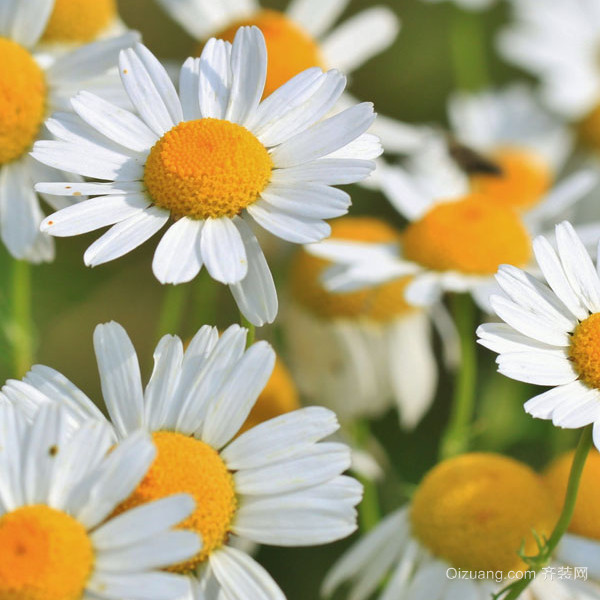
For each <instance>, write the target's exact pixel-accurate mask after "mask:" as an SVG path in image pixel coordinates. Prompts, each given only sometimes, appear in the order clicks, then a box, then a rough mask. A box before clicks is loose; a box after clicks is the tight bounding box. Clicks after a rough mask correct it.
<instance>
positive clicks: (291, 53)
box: [216, 10, 324, 96]
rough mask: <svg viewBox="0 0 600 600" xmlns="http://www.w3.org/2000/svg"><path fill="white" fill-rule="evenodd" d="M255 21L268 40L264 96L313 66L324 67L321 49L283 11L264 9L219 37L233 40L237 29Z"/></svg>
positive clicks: (229, 28)
mask: <svg viewBox="0 0 600 600" xmlns="http://www.w3.org/2000/svg"><path fill="white" fill-rule="evenodd" d="M244 25H255V26H256V27H258V28H259V29H260V30H261V31H262V32H263V35H264V36H265V42H266V44H267V61H268V64H267V82H266V84H265V92H264V96H268V95H269V94H271V93H273V92H274V91H275V90H276V89H277V88H279V87H281V86H282V85H283V84H284V83H285V82H286V81H288V80H289V79H291V78H292V77H294V76H295V75H297V74H298V73H300V72H301V71H304V70H305V69H309V68H310V67H324V62H323V59H322V57H321V51H320V49H319V46H318V45H317V43H316V42H315V41H314V40H313V38H312V37H311V36H310V35H309V34H308V33H306V32H305V31H304V30H303V29H302V28H301V27H300V26H299V25H298V24H296V23H294V22H293V21H291V20H290V19H289V18H288V17H286V16H285V15H284V14H283V13H281V12H278V11H275V10H263V11H260V12H258V13H257V14H256V15H254V16H253V17H251V18H249V19H244V20H241V21H238V22H237V23H234V24H233V25H231V26H230V27H228V28H227V29H226V30H225V31H222V32H221V33H219V34H218V35H217V36H216V37H218V38H221V39H223V40H227V41H228V42H233V38H234V37H235V34H236V32H237V30H238V29H239V28H240V27H242V26H244Z"/></svg>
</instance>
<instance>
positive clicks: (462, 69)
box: [450, 7, 489, 91]
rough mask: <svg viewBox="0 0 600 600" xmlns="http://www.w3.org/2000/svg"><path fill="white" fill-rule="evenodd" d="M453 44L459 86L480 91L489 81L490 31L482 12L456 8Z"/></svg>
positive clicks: (453, 16)
mask: <svg viewBox="0 0 600 600" xmlns="http://www.w3.org/2000/svg"><path fill="white" fill-rule="evenodd" d="M450 48H451V58H452V67H453V71H454V82H455V86H456V87H457V88H458V89H462V90H467V91H476V90H479V89H481V88H483V87H485V86H486V85H488V84H489V77H488V65H487V59H486V53H487V47H486V32H485V27H484V23H483V20H482V15H481V14H480V13H478V12H474V11H468V10H462V9H460V8H458V7H455V8H454V11H453V15H452V22H451V26H450Z"/></svg>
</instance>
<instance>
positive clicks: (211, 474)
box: [117, 431, 237, 572]
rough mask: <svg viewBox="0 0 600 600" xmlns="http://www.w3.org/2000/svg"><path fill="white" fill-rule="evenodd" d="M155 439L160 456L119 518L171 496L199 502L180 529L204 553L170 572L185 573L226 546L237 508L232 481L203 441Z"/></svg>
mask: <svg viewBox="0 0 600 600" xmlns="http://www.w3.org/2000/svg"><path fill="white" fill-rule="evenodd" d="M152 437H153V440H154V444H155V445H156V449H157V451H158V453H157V456H156V458H155V459H154V462H153V463H152V466H151V467H150V470H149V471H148V473H147V474H146V476H145V477H144V479H143V480H142V482H141V483H140V484H139V485H138V487H137V488H136V490H135V491H134V492H133V494H132V495H131V496H130V497H129V498H128V499H127V500H125V502H123V503H122V504H121V505H120V506H119V507H118V509H117V512H119V513H120V512H123V511H125V510H128V509H130V508H133V507H134V506H139V505H140V504H145V503H146V502H150V501H152V500H158V499H159V498H164V497H166V496H171V495H173V494H179V493H187V494H190V495H191V496H192V497H193V498H194V500H195V501H196V510H195V511H194V512H193V513H192V514H191V515H190V516H189V517H188V518H187V519H186V520H185V521H182V522H181V523H180V524H179V528H180V529H189V530H191V531H195V532H196V533H199V534H200V535H201V536H202V541H203V547H202V550H201V551H200V552H199V553H198V554H197V555H196V556H195V557H193V558H192V559H191V560H189V561H187V562H185V563H182V564H180V565H176V566H175V567H171V568H170V570H173V571H177V572H186V571H189V570H190V569H192V568H194V567H195V566H196V565H198V564H199V563H201V562H202V561H204V560H206V558H207V557H208V555H209V554H210V553H211V552H212V551H213V550H215V549H217V548H219V547H220V546H222V545H223V544H224V543H225V542H226V541H227V536H228V534H229V529H230V525H231V521H232V519H233V516H234V514H235V510H236V507H237V500H236V496H235V489H234V485H233V477H232V476H231V473H230V472H229V471H228V470H227V466H226V465H225V463H224V462H223V460H222V459H221V457H220V456H219V453H218V452H217V451H216V450H214V448H211V447H210V446H209V445H208V444H205V443H204V442H201V441H200V440H197V439H195V438H193V437H188V436H186V435H183V434H181V433H176V432H172V431H157V432H155V433H153V435H152Z"/></svg>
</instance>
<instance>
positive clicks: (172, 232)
mask: <svg viewBox="0 0 600 600" xmlns="http://www.w3.org/2000/svg"><path fill="white" fill-rule="evenodd" d="M203 225H204V221H198V220H195V219H188V218H187V217H183V218H181V219H179V220H178V221H176V222H175V223H174V224H173V225H171V227H169V229H167V232H166V233H165V234H164V235H163V236H162V238H161V240H160V242H159V244H158V246H157V247H156V252H155V253H154V260H153V261H152V271H153V272H154V275H155V277H156V278H157V279H158V280H159V281H160V282H161V283H172V284H178V283H185V282H187V281H191V280H192V279H194V277H196V275H198V273H199V272H200V269H201V268H202V253H201V251H200V235H201V232H202V227H203Z"/></svg>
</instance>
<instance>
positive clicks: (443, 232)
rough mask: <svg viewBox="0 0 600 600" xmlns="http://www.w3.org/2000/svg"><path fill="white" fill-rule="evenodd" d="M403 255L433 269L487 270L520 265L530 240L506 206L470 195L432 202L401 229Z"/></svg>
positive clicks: (481, 272) (528, 252)
mask: <svg viewBox="0 0 600 600" xmlns="http://www.w3.org/2000/svg"><path fill="white" fill-rule="evenodd" d="M403 248H404V256H405V257H406V258H407V259H409V260H412V261H414V262H416V263H419V264H420V265H423V266H424V267H426V268H428V269H432V270H434V271H458V272H460V273H464V274H468V275H492V274H493V273H495V272H496V270H497V269H498V265H500V264H503V263H507V264H511V265H516V266H523V265H525V264H526V263H527V261H528V260H529V257H530V256H531V240H530V238H529V235H528V233H527V230H526V229H525V227H524V225H523V223H522V222H521V220H520V219H519V216H518V215H517V213H516V212H515V211H514V210H513V209H512V208H510V207H507V206H499V205H496V204H494V203H491V202H488V201H487V200H486V199H485V197H484V196H482V195H480V194H470V195H468V196H465V197H464V198H461V199H460V200H456V201H453V202H444V203H441V204H437V205H436V206H434V207H433V208H432V209H431V210H430V211H429V212H428V213H427V214H426V215H425V216H424V217H422V218H421V219H420V220H419V221H415V222H414V223H411V224H410V225H409V226H408V227H407V228H406V229H405V230H404V234H403Z"/></svg>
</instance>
